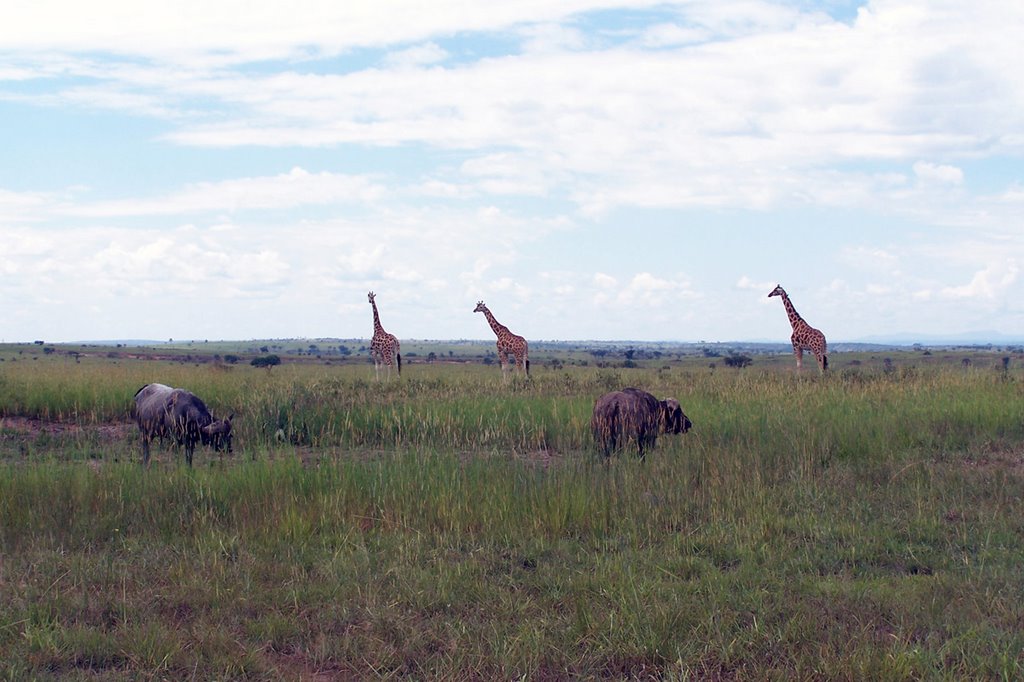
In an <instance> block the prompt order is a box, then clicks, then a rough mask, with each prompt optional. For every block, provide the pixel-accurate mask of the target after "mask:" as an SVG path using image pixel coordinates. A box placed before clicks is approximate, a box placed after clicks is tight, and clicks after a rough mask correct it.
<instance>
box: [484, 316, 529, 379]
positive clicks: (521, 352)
mask: <svg viewBox="0 0 1024 682" xmlns="http://www.w3.org/2000/svg"><path fill="white" fill-rule="evenodd" d="M473 312H474V313H483V314H484V317H486V318H487V323H488V324H489V325H491V329H492V330H494V333H495V334H496V335H497V336H498V361H499V362H500V363H501V375H502V376H503V377H506V378H507V377H508V375H507V374H506V372H507V371H509V370H510V369H511V367H509V366H508V356H509V355H514V356H515V361H516V362H515V364H516V366H518V367H522V368H523V372H525V373H526V376H530V361H529V359H527V357H526V355H527V348H526V339H524V338H523V337H521V336H519V335H518V334H513V333H512V332H510V331H509V330H508V327H506V326H505V325H503V324H502V323H500V322H498V321H497V320H496V319H494V315H492V314H491V311H490V310H488V309H487V306H485V305H484V302H483V301H480V302H479V303H477V304H476V308H474V309H473Z"/></svg>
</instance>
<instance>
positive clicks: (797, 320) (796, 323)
mask: <svg viewBox="0 0 1024 682" xmlns="http://www.w3.org/2000/svg"><path fill="white" fill-rule="evenodd" d="M782 305H784V306H786V314H787V315H789V324H790V325H791V326H792V327H793V329H796V328H797V327H801V326H803V325H805V324H807V323H806V322H804V318H802V317H800V313H798V312H797V311H796V308H794V307H793V302H792V301H790V300H789V294H785V293H783V294H782Z"/></svg>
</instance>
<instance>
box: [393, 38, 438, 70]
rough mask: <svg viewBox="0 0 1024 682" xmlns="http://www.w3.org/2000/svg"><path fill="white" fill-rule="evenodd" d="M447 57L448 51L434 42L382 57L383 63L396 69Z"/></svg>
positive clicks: (427, 63)
mask: <svg viewBox="0 0 1024 682" xmlns="http://www.w3.org/2000/svg"><path fill="white" fill-rule="evenodd" d="M447 58H448V52H447V51H446V50H444V49H442V48H441V47H440V46H438V45H437V44H436V43H424V44H422V45H416V46H415V47H409V48H406V49H404V50H399V51H398V52H392V53H391V54H389V55H388V56H387V57H385V59H384V65H385V66H388V67H393V68H397V69H411V68H414V67H418V66H428V65H430V64H437V63H438V62H442V61H444V60H445V59H447Z"/></svg>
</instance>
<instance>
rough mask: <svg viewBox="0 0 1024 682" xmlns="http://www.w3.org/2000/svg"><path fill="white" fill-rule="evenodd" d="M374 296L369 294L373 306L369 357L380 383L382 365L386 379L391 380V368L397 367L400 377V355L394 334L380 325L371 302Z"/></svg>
mask: <svg viewBox="0 0 1024 682" xmlns="http://www.w3.org/2000/svg"><path fill="white" fill-rule="evenodd" d="M373 298H374V294H373V292H372V291H371V292H370V294H369V299H370V305H372V306H373V339H372V340H371V341H370V356H371V357H373V370H374V372H375V373H376V375H377V380H378V381H380V367H381V365H384V366H386V367H387V370H388V379H390V378H391V366H392V365H397V366H398V376H402V354H401V353H399V352H398V351H399V343H398V339H397V338H395V335H394V334H388V333H387V332H386V331H384V327H382V326H381V325H380V315H378V314H377V304H376V303H375V302H374V300H373Z"/></svg>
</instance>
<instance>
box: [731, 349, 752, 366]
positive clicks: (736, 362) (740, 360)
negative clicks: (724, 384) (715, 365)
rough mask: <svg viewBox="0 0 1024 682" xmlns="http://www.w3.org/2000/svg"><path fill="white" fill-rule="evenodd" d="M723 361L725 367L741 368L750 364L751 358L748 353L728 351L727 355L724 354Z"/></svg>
mask: <svg viewBox="0 0 1024 682" xmlns="http://www.w3.org/2000/svg"><path fill="white" fill-rule="evenodd" d="M724 362H725V365H726V366H727V367H736V368H738V369H743V368H744V367H747V366H748V365H750V364H751V363H752V362H753V360H752V359H751V358H750V356H749V355H741V354H739V353H735V352H734V353H729V354H728V355H727V356H725V360H724Z"/></svg>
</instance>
